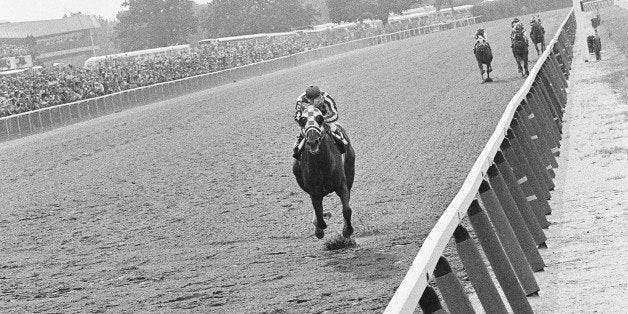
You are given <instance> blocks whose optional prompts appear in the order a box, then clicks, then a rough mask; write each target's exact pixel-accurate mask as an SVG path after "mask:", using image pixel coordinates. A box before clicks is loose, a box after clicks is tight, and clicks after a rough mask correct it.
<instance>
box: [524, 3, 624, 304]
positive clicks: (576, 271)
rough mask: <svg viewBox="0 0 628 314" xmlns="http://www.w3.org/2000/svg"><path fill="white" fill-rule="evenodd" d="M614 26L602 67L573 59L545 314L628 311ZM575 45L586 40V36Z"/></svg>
mask: <svg viewBox="0 0 628 314" xmlns="http://www.w3.org/2000/svg"><path fill="white" fill-rule="evenodd" d="M614 9H617V7H615V8H614ZM605 11H606V12H605ZM607 12H608V11H607V10H602V11H601V13H602V18H603V19H604V20H605V21H606V20H608V19H609V18H610V17H609V16H608V15H607V14H605V13H607ZM625 23H628V11H626V12H625V14H624V17H623V20H621V22H620V23H619V24H624V25H625ZM609 24H610V23H608V22H603V25H602V26H601V27H600V29H599V33H600V34H601V36H602V42H603V43H604V50H603V53H602V56H603V58H602V61H595V58H594V57H591V58H589V60H592V61H590V62H588V63H585V62H584V57H583V55H582V53H583V51H576V52H575V55H574V61H573V65H572V66H573V69H572V72H571V81H570V87H569V95H568V98H569V103H568V104H567V111H566V113H565V124H564V126H565V134H564V138H563V141H562V143H563V148H562V149H561V150H562V152H563V154H562V155H561V156H560V158H559V160H558V161H559V163H560V164H561V165H563V166H562V167H561V168H560V171H559V172H558V176H557V177H556V180H557V188H556V191H555V192H554V194H553V195H554V196H555V197H554V199H552V200H551V201H550V204H551V206H552V208H553V211H552V215H551V216H550V220H551V221H552V222H553V224H552V225H551V226H550V227H549V230H548V231H547V238H548V241H547V245H548V247H549V248H548V249H546V250H542V251H541V253H542V255H543V258H544V259H545V262H546V264H547V267H546V268H545V272H542V273H538V274H537V279H538V282H539V286H540V287H541V292H540V293H539V295H540V296H539V297H537V298H531V299H530V301H531V304H532V305H533V308H534V309H535V310H536V311H538V312H539V313H582V312H586V313H620V312H625V310H626V308H628V298H626V296H627V294H626V293H627V291H628V240H627V239H628V88H626V87H627V86H628V60H627V58H626V56H625V55H624V54H622V52H621V51H620V50H619V49H617V46H616V45H615V43H614V42H613V41H612V40H611V38H609V37H608V36H607V35H608V32H609V31H613V32H616V31H619V30H613V29H609V28H608V27H609ZM576 40H582V41H584V40H586V36H585V35H584V34H582V32H579V34H578V35H577V37H576ZM584 53H588V52H584Z"/></svg>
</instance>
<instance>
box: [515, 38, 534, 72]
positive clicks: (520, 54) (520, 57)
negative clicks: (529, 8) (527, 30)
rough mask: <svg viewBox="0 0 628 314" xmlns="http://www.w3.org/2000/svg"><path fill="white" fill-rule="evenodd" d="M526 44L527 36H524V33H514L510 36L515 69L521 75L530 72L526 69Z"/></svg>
mask: <svg viewBox="0 0 628 314" xmlns="http://www.w3.org/2000/svg"><path fill="white" fill-rule="evenodd" d="M528 46H529V43H528V38H526V36H525V34H524V33H523V32H520V33H515V35H514V37H513V38H512V54H513V55H514V56H515V60H516V61H517V69H518V70H519V73H521V76H523V77H526V76H528V74H530V71H528ZM522 64H523V66H522Z"/></svg>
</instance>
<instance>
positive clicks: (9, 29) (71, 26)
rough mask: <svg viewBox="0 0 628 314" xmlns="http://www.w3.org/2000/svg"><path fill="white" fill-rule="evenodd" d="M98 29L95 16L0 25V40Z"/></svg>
mask: <svg viewBox="0 0 628 314" xmlns="http://www.w3.org/2000/svg"><path fill="white" fill-rule="evenodd" d="M99 27H100V23H98V20H97V19H96V16H94V15H75V16H69V17H66V18H62V19H58V20H44V21H30V22H17V23H4V24H0V38H26V37H27V36H29V35H30V36H33V37H43V36H48V35H54V34H63V33H69V32H75V31H80V30H85V29H92V28H99Z"/></svg>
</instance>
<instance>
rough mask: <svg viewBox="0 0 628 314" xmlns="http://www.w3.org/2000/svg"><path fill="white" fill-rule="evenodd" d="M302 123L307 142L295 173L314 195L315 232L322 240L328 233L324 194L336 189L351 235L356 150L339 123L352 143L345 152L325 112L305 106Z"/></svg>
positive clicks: (345, 225)
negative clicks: (324, 211) (328, 123)
mask: <svg viewBox="0 0 628 314" xmlns="http://www.w3.org/2000/svg"><path fill="white" fill-rule="evenodd" d="M299 124H300V125H301V127H302V128H303V132H304V133H305V145H304V147H303V151H302V153H301V157H300V158H299V160H296V159H295V161H294V163H293V165H292V173H293V174H294V177H295V178H296V180H297V183H298V184H299V186H300V187H301V189H303V191H305V192H307V193H308V194H309V195H310V198H311V200H312V205H313V206H314V218H313V220H312V223H313V224H314V227H315V235H316V237H317V238H319V239H321V238H323V237H324V236H325V231H324V230H325V228H327V224H326V223H325V219H324V217H325V214H323V197H325V196H327V195H328V194H330V193H332V192H335V193H336V195H338V197H340V201H341V203H342V216H343V217H344V228H343V230H342V235H343V236H344V237H345V238H349V237H350V236H351V234H353V226H352V225H351V207H349V199H350V197H351V187H352V186H353V177H354V173H355V169H354V168H355V152H354V150H353V147H352V146H351V141H349V137H348V136H347V134H346V132H345V131H344V129H343V128H342V127H341V126H340V125H338V124H336V127H338V128H339V129H340V131H341V132H343V134H344V136H345V139H346V140H347V142H349V143H348V144H347V145H346V147H344V149H345V153H344V154H342V153H341V149H340V147H338V145H342V143H340V144H339V143H338V142H337V141H336V140H335V139H334V138H333V136H332V135H331V131H330V130H329V126H328V125H327V124H326V123H325V119H324V118H323V115H322V113H321V111H320V110H319V109H318V108H316V107H315V106H313V105H309V106H307V107H305V108H304V109H303V114H302V115H301V119H300V120H299Z"/></svg>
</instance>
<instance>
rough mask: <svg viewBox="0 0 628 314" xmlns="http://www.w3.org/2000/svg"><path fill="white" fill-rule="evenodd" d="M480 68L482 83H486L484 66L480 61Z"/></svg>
mask: <svg viewBox="0 0 628 314" xmlns="http://www.w3.org/2000/svg"><path fill="white" fill-rule="evenodd" d="M478 67H479V68H480V76H482V82H484V66H483V65H482V63H480V61H478Z"/></svg>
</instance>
